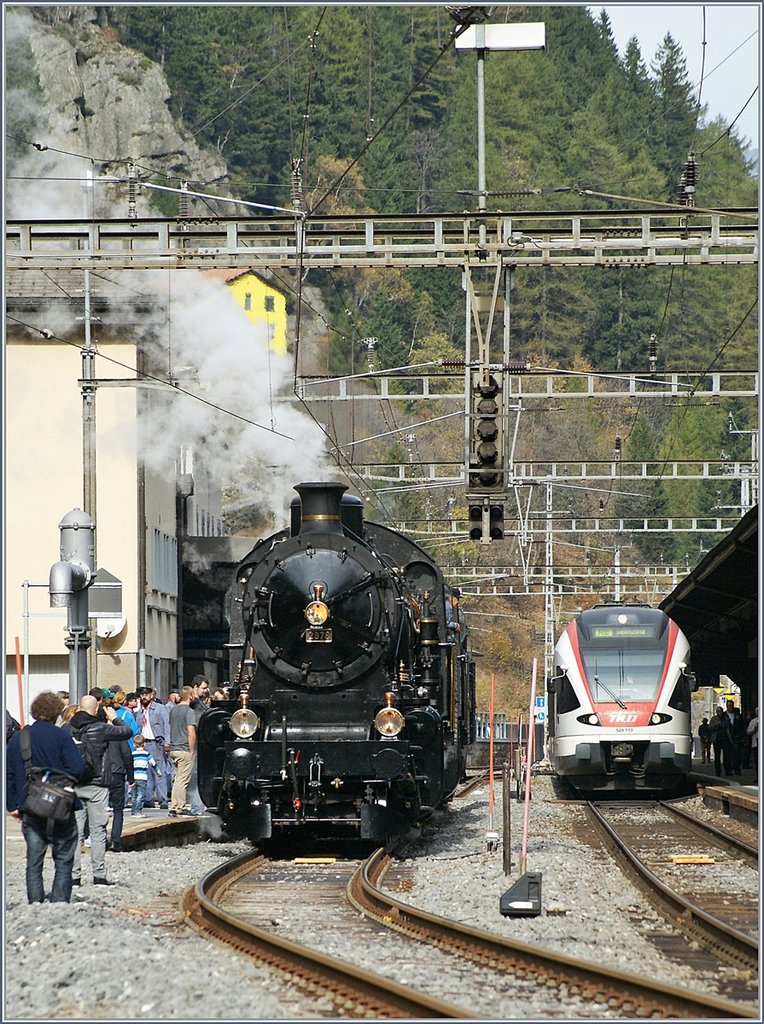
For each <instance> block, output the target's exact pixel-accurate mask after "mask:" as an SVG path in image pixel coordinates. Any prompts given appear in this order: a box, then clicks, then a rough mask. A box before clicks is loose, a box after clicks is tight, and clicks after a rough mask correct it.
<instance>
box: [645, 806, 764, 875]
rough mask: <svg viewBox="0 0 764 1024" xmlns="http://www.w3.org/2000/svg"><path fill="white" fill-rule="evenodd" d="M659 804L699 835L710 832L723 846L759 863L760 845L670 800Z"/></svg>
mask: <svg viewBox="0 0 764 1024" xmlns="http://www.w3.org/2000/svg"><path fill="white" fill-rule="evenodd" d="M658 806H659V807H662V808H663V810H665V811H668V812H669V813H670V814H673V815H675V816H676V817H677V818H681V820H682V824H684V825H686V826H687V827H688V828H690V829H692V831H693V832H696V833H698V835H705V836H708V834H709V833H710V834H711V835H712V836H714V838H715V839H717V840H718V841H719V843H720V844H721V845H722V846H726V847H728V848H729V849H731V850H733V851H734V852H735V853H741V854H742V855H743V856H744V857H747V858H748V859H749V860H752V861H753V862H754V863H755V864H757V865H758V863H759V848H758V846H754V845H753V844H752V843H747V842H746V841H745V839H741V838H740V837H739V836H733V835H731V834H730V833H729V832H725V831H724V829H723V828H718V827H717V826H716V825H712V824H711V822H710V821H699V820H698V819H697V818H694V817H693V816H692V815H691V814H690V813H689V811H685V810H684V809H683V808H681V807H679V806H677V804H675V803H673V802H672V801H670V800H661V801H660V802H659V804H658Z"/></svg>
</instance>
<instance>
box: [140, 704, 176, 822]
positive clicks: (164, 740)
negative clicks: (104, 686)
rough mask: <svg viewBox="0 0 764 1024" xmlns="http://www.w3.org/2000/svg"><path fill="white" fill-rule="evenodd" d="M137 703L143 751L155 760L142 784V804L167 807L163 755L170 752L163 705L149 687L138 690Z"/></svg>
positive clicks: (167, 721)
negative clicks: (144, 744)
mask: <svg viewBox="0 0 764 1024" xmlns="http://www.w3.org/2000/svg"><path fill="white" fill-rule="evenodd" d="M138 701H139V705H138V708H137V712H136V716H135V720H136V722H137V723H138V728H139V729H140V730H141V732H142V733H143V737H144V739H145V740H146V750H147V751H148V752H149V754H151V756H152V757H153V758H154V760H155V761H156V765H157V768H158V769H159V773H161V774H159V773H157V772H153V773H152V772H149V777H148V780H147V784H146V804H145V806H146V807H152V806H154V805H155V803H156V800H157V799H158V800H159V806H160V807H163V808H165V809H167V778H168V775H169V771H168V766H169V764H170V763H171V762H169V761H168V757H167V755H168V754H169V753H170V718H169V714H168V709H167V706H166V705H165V704H160V703H159V701H158V700H156V698H155V696H154V690H153V689H152V688H151V687H150V686H144V687H142V688H141V690H140V691H139V692H138Z"/></svg>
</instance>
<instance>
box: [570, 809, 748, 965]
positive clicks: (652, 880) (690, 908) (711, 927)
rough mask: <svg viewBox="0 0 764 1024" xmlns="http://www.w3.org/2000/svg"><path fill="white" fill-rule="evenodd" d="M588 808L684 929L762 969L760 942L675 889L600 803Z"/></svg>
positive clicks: (617, 849)
mask: <svg viewBox="0 0 764 1024" xmlns="http://www.w3.org/2000/svg"><path fill="white" fill-rule="evenodd" d="M586 807H587V812H588V813H589V815H590V817H591V818H592V819H593V820H594V822H595V824H596V825H597V826H598V827H599V829H600V831H601V832H602V833H604V835H605V837H606V838H607V839H608V841H609V842H610V844H611V845H612V846H613V847H614V848H615V850H616V851H617V853H618V854H619V855H620V856H622V857H623V858H624V859H625V860H626V861H627V862H628V864H629V866H630V867H631V869H632V870H633V871H634V872H635V874H636V875H637V877H638V879H639V880H641V881H643V882H647V883H648V885H649V888H650V891H651V893H654V894H656V896H657V897H658V899H659V901H660V902H662V903H663V904H664V905H666V906H668V907H669V909H670V911H671V913H672V917H673V916H674V915H676V920H677V921H678V923H679V924H680V925H681V926H682V927H685V928H690V927H693V926H694V930H695V931H696V932H697V934H698V935H699V936H700V937H701V938H703V939H705V940H706V941H707V942H711V943H712V945H713V947H714V949H717V950H719V951H721V952H722V953H723V954H727V955H730V956H732V957H733V958H734V959H736V960H738V961H740V962H742V963H743V964H744V965H745V966H746V967H758V962H759V943H758V941H757V940H756V939H754V938H752V937H751V936H750V935H747V934H746V933H745V932H741V931H739V930H738V929H737V928H733V927H732V926H731V925H729V924H727V923H726V922H724V921H721V920H720V919H719V918H717V917H714V915H713V914H709V913H708V912H707V911H705V910H703V908H702V907H699V906H698V905H697V904H696V903H694V902H693V901H692V900H689V899H687V898H686V897H685V896H683V895H682V894H681V893H677V892H675V891H674V890H673V889H671V888H670V887H669V886H668V885H666V884H665V882H663V881H661V879H660V878H658V876H657V875H656V874H655V873H654V872H653V871H651V870H650V868H649V867H648V866H647V865H646V864H645V863H644V862H643V861H642V860H641V859H640V858H639V857H638V856H637V854H636V853H635V852H634V851H633V850H632V849H631V848H630V847H629V846H628V845H627V844H626V842H625V841H624V840H622V839H621V837H620V836H619V835H618V832H617V831H616V829H615V828H613V826H612V825H611V824H610V823H609V822H608V821H607V820H606V818H605V816H604V815H603V814H602V812H601V811H600V809H599V808H598V807H597V805H596V804H594V803H592V802H591V801H588V802H587V805H586Z"/></svg>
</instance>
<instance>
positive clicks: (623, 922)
mask: <svg viewBox="0 0 764 1024" xmlns="http://www.w3.org/2000/svg"><path fill="white" fill-rule="evenodd" d="M494 795H495V799H496V803H495V807H494V812H493V820H494V823H498V829H497V830H498V831H499V832H501V822H502V809H501V785H500V784H499V785H497V786H495V787H494ZM487 805H488V787H487V785H483V786H481V787H480V788H479V789H477V790H476V791H475V792H474V793H473V794H472V795H470V796H468V797H466V798H465V799H463V800H459V801H454V802H453V803H452V804H451V805H450V806H449V807H448V808H446V809H445V810H444V811H442V812H441V813H439V814H438V816H437V818H436V819H435V820H434V821H433V822H431V823H430V824H429V825H428V826H427V827H426V829H425V830H424V832H423V834H422V835H421V837H420V838H419V839H417V840H416V842H415V844H414V846H413V848H412V849H411V851H410V853H409V854H408V859H409V862H410V863H412V864H413V865H414V871H413V878H414V882H413V889H412V891H411V892H410V893H408V894H401V893H397V892H396V894H395V895H396V897H397V898H398V899H401V900H408V901H410V902H412V903H414V904H416V905H417V906H421V907H422V908H424V909H425V910H430V911H431V912H434V913H438V914H441V915H443V916H448V917H456V918H458V919H459V920H463V921H466V922H467V923H469V924H471V925H474V926H476V927H479V928H485V929H488V930H491V931H495V932H498V933H499V934H502V935H506V936H507V937H511V938H514V939H519V940H521V941H528V942H532V943H533V944H535V945H538V946H543V947H547V948H551V949H554V950H558V951H559V952H561V953H565V954H567V955H569V956H575V957H579V958H582V959H585V960H593V961H595V962H597V963H599V964H607V965H609V966H612V967H617V968H619V969H621V970H624V971H629V972H633V973H638V974H640V975H647V976H650V977H652V978H653V979H655V980H657V981H664V982H666V983H669V984H678V985H682V986H684V987H687V988H690V989H692V990H693V991H695V992H707V993H709V994H720V987H719V983H720V981H721V980H722V979H720V978H715V977H713V976H709V974H708V973H704V974H703V975H700V974H698V973H697V972H695V971H693V970H692V969H691V968H689V967H686V966H683V965H678V964H676V963H674V962H672V961H671V960H669V959H667V958H666V957H665V956H664V955H663V954H662V953H661V952H660V949H659V948H658V946H657V945H656V944H654V943H653V942H651V941H650V935H651V932H654V933H655V934H656V935H662V934H665V933H666V931H667V930H668V926H667V925H666V924H665V922H664V921H663V920H662V919H661V918H660V917H659V916H658V915H657V913H656V912H655V911H654V910H653V909H652V908H651V907H650V906H649V904H647V903H646V902H645V901H644V900H643V899H642V897H640V896H639V894H638V893H637V892H636V890H635V889H634V887H633V886H632V885H631V883H630V882H629V881H628V880H627V879H625V878H624V876H623V874H622V873H621V871H620V870H619V869H618V868H616V867H615V866H614V865H613V864H612V862H611V860H610V858H609V856H608V855H607V853H606V852H605V851H604V850H596V849H594V850H592V849H591V848H589V847H588V846H586V845H585V844H582V843H581V842H580V841H579V840H577V839H576V836H575V828H574V821H575V815H576V814H581V813H583V811H582V808H580V806H579V807H576V806H575V805H563V804H561V803H558V802H555V794H554V791H553V787H552V780H551V779H549V778H546V777H544V776H540V777H538V778H537V779H534V789H533V800H532V809H531V816H530V832H529V842H528V862H527V870H528V871H539V872H541V873H542V878H543V888H542V906H543V910H542V914H541V915H540V916H538V917H535V918H505V917H502V916H501V914H500V913H499V898H500V896H501V894H502V893H503V892H505V891H506V890H507V889H508V888H509V887H510V886H511V885H512V884H513V882H515V881H516V880H517V878H518V870H517V857H518V855H519V852H520V836H521V829H522V805H521V804H519V803H517V802H515V801H513V805H512V809H511V811H512V829H511V844H512V852H513V857H512V859H513V869H512V872H511V874H510V876H509V877H507V876H506V875H505V874H504V870H503V858H502V852H501V844H499V845H498V847H497V848H496V849H494V850H493V851H492V852H488V850H487V843H486V835H487V831H488V812H487ZM694 805H696V806H698V808H699V811H700V814H699V816H704V817H705V816H706V815H707V810H706V809H705V808H702V802H701V801H700V799H699V798H696V799H694V800H691V801H688V802H687V803H686V804H685V806H686V807H689V808H690V809H692V808H693V806H694ZM701 808H702V810H700V809H701ZM719 817H720V818H721V817H722V816H719ZM207 820H208V819H206V818H205V819H203V821H202V823H200V827H202V828H203V827H204V824H203V823H204V822H206V821H207ZM249 848H250V846H249V844H248V843H246V842H238V843H231V842H224V841H221V840H220V839H219V838H218V837H216V836H215V835H214V834H213V833H212V831H210V832H209V833H208V834H207V836H206V837H205V838H203V839H202V841H200V842H197V843H194V844H190V845H186V846H182V847H168V848H164V849H160V850H147V851H136V852H131V853H122V854H119V855H117V854H107V867H108V872H109V875H110V877H111V878H113V879H114V880H115V881H116V882H117V884H116V885H115V886H113V887H96V886H93V885H92V884H91V883H90V875H89V863H88V859H89V855H88V854H84V855H83V885H82V887H81V888H80V889H79V890H77V889H75V895H74V897H73V901H72V903H71V904H49V903H45V904H36V905H31V906H30V905H29V904H28V903H27V901H26V890H25V883H24V844H23V840H21V838H20V836H19V835H18V834H16V835H12V834H10V833H9V834H8V835H7V836H6V850H7V851H8V852H7V856H6V870H5V890H6V891H5V986H4V1015H3V1019H5V1020H16V1019H21V1020H24V1019H26V1020H44V1019H59V1020H66V1019H73V1020H82V1019H97V1020H100V1019H128V1020H132V1019H139V1020H164V1019H166V1020H204V1019H212V1020H215V1019H217V1020H263V1019H317V1018H320V1017H322V1016H332V1014H331V1012H330V1011H329V1012H326V1013H323V1012H322V1009H323V1008H321V1007H318V1008H317V1006H316V1004H314V1003H306V1002H304V1001H302V1000H301V997H300V996H299V995H295V993H294V992H293V991H290V992H289V993H287V992H286V990H285V989H284V986H283V984H282V983H281V982H280V981H279V980H278V979H277V978H275V977H274V976H273V975H272V974H270V973H269V972H268V971H266V970H265V969H263V968H260V967H258V966H256V965H254V964H253V963H251V962H250V961H248V960H246V959H245V958H243V957H240V956H239V955H237V954H235V953H234V952H233V951H231V950H228V949H226V948H225V947H223V946H220V945H218V944H216V943H210V942H208V941H206V940H205V939H203V938H201V937H200V936H199V935H197V934H196V933H195V932H194V931H193V930H191V929H190V928H188V927H187V926H186V925H185V924H184V923H183V921H182V919H181V915H180V912H179V910H178V906H179V900H180V898H181V896H182V894H183V893H184V892H185V891H186V889H188V887H189V886H190V885H192V884H193V883H194V882H195V881H196V880H197V879H198V878H199V877H200V876H201V875H202V874H204V873H205V872H207V871H209V870H211V869H212V868H213V867H215V866H217V865H219V864H220V863H221V862H222V861H223V860H225V859H227V858H229V857H231V856H233V855H234V854H236V853H240V852H244V851H245V850H247V849H249ZM454 871H456V882H455V880H454ZM51 878H52V864H51V863H50V861H49V859H46V867H45V879H46V883H47V885H48V888H49V886H50V880H51ZM347 944H348V946H350V942H349V941H348V943H347ZM332 952H334V953H338V952H339V953H340V955H343V953H342V937H341V936H339V935H333V936H332ZM344 955H346V957H347V959H348V960H350V961H352V959H353V951H352V949H351V948H348V949H347V951H346V954H344ZM730 972H733V969H732V968H726V969H725V976H726V977H729V975H730ZM721 994H723V991H722V992H721ZM475 997H476V998H477V993H476V994H475ZM540 998H541V1001H540V1002H539V1005H538V1012H539V1016H542V1017H543V1016H546V1017H552V1016H556V1017H559V1018H562V1019H564V1017H565V1012H564V1008H559V1007H558V1008H556V1011H555V1012H554V1013H552V1012H550V1010H549V1001H548V997H543V996H542V994H540ZM544 1000H545V1001H544ZM507 1016H508V1017H509V1018H511V1017H512V1014H511V1013H510V1014H508V1015H507ZM525 1019H530V1018H529V1017H528V1016H526V1017H525Z"/></svg>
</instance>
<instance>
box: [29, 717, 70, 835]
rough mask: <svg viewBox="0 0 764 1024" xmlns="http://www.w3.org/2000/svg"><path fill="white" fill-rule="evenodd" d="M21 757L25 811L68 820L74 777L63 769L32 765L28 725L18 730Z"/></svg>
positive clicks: (54, 819)
mask: <svg viewBox="0 0 764 1024" xmlns="http://www.w3.org/2000/svg"><path fill="white" fill-rule="evenodd" d="M20 742H21V756H22V757H23V758H24V768H25V769H26V773H27V780H28V782H29V786H28V789H27V798H26V800H25V801H24V803H23V804H22V806H21V810H22V812H23V813H24V814H32V815H34V816H35V817H36V818H48V819H51V820H52V821H68V820H69V818H71V816H72V814H73V813H74V800H75V796H76V794H75V792H74V786H75V785H76V782H77V780H76V779H75V778H74V776H72V775H68V774H67V773H66V772H59V771H55V770H54V769H52V768H36V767H34V766H33V765H32V744H31V741H30V738H29V726H28V725H27V726H25V727H24V728H23V729H22V730H21V736H20Z"/></svg>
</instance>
